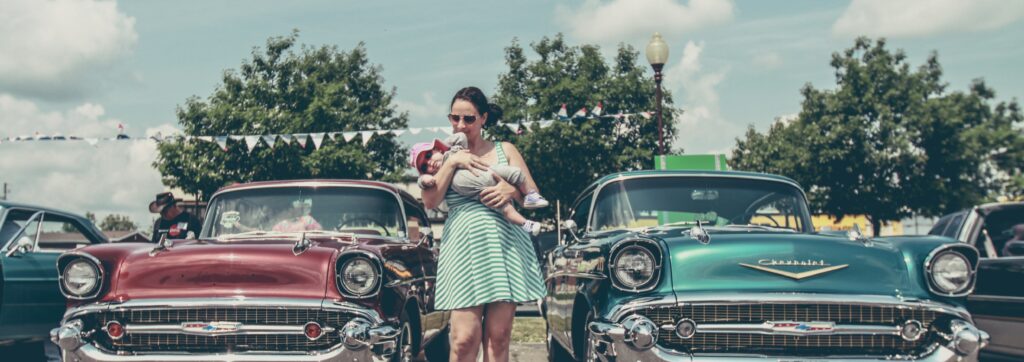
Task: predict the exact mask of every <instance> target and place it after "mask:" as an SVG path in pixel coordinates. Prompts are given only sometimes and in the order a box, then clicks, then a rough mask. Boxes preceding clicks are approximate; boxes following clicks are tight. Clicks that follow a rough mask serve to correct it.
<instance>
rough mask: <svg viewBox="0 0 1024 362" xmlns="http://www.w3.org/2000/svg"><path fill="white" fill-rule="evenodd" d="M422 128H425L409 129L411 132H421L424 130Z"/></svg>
mask: <svg viewBox="0 0 1024 362" xmlns="http://www.w3.org/2000/svg"><path fill="white" fill-rule="evenodd" d="M422 130H423V129H422V128H410V129H409V133H411V134H420V131H422Z"/></svg>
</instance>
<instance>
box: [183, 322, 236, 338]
mask: <svg viewBox="0 0 1024 362" xmlns="http://www.w3.org/2000/svg"><path fill="white" fill-rule="evenodd" d="M240 329H242V323H239V322H209V323H206V322H185V323H182V324H181V331H182V332H183V333H186V334H194V335H204V336H211V335H221V334H231V333H237V332H238V331H239V330H240Z"/></svg>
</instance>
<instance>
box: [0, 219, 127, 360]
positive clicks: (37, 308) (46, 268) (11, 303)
mask: <svg viewBox="0 0 1024 362" xmlns="http://www.w3.org/2000/svg"><path fill="white" fill-rule="evenodd" d="M106 242H107V238H106V237H105V236H103V233H101V232H100V230H99V229H97V228H96V225H94V224H93V223H92V222H91V221H89V219H86V218H85V217H83V216H81V215H76V214H73V213H70V212H67V211H62V210H56V209H51V208H46V207H41V206H35V205H25V204H17V203H12V202H6V201H0V246H2V249H0V272H2V274H3V279H2V284H0V288H2V292H0V345H5V344H10V343H21V342H40V341H45V340H46V339H47V336H48V333H47V332H48V331H49V330H50V329H51V328H53V326H55V325H57V324H58V323H59V322H60V318H61V315H63V314H64V309H65V307H66V306H65V299H64V296H63V295H61V294H60V290H59V289H58V288H57V280H58V273H57V272H56V271H55V270H54V269H53V266H54V265H56V264H57V257H58V256H60V255H61V253H64V252H66V251H69V250H74V249H77V248H80V247H83V246H87V245H93V244H101V243H106ZM39 352H40V353H42V347H40V348H39Z"/></svg>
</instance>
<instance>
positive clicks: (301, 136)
mask: <svg viewBox="0 0 1024 362" xmlns="http://www.w3.org/2000/svg"><path fill="white" fill-rule="evenodd" d="M292 137H295V141H296V142H298V143H299V147H302V148H306V141H307V140H309V134H308V133H296V134H293V135H292Z"/></svg>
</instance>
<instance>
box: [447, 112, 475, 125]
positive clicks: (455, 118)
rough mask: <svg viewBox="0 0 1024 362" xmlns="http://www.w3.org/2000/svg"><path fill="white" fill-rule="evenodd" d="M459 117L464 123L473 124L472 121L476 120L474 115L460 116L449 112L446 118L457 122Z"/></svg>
mask: <svg viewBox="0 0 1024 362" xmlns="http://www.w3.org/2000/svg"><path fill="white" fill-rule="evenodd" d="M460 117H461V118H462V121H463V122H466V124H473V122H476V116H460V115H457V114H449V115H448V120H449V121H452V123H459V118H460Z"/></svg>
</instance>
